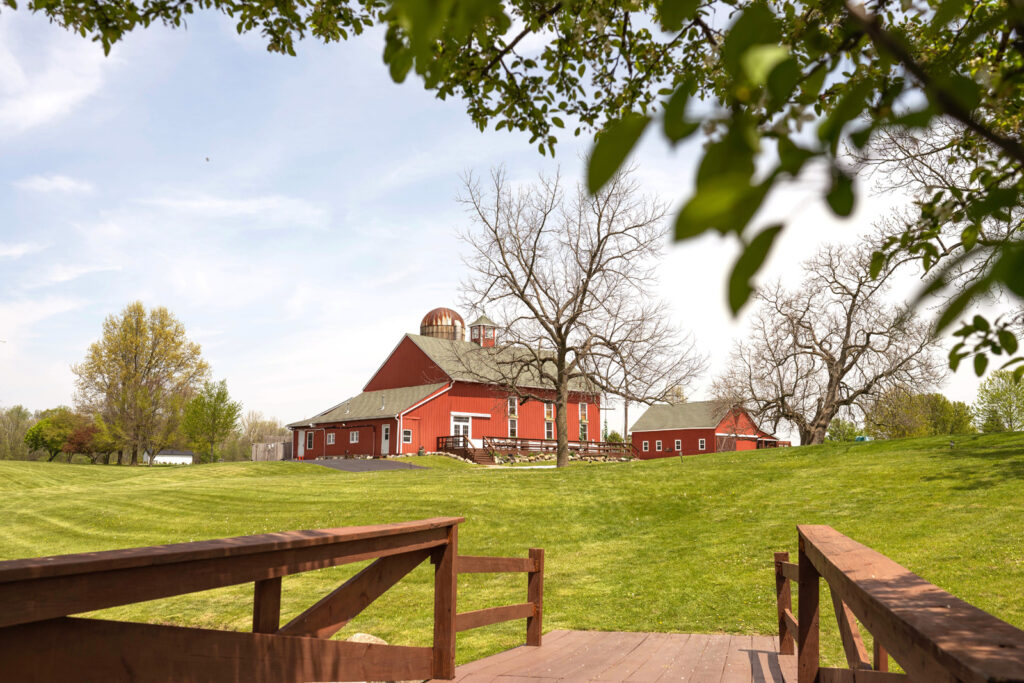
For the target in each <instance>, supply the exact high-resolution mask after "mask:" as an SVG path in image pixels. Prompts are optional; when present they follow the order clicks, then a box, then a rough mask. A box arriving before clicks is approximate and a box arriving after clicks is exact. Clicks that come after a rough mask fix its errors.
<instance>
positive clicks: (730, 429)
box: [632, 401, 788, 459]
mask: <svg viewBox="0 0 1024 683" xmlns="http://www.w3.org/2000/svg"><path fill="white" fill-rule="evenodd" d="M632 441H633V452H634V453H635V454H636V455H637V456H638V457H640V458H643V459H650V458H667V457H669V456H673V455H696V454H698V453H718V452H722V451H748V450H754V449H756V448H775V447H777V446H779V440H778V439H776V438H775V437H774V436H772V435H771V434H769V433H768V432H766V431H764V430H763V429H761V428H760V427H758V426H757V424H756V423H755V422H754V420H753V418H752V417H750V414H749V413H747V411H746V410H744V409H743V408H741V407H738V406H733V407H730V406H728V405H727V404H723V403H722V402H720V401H695V402H693V403H679V404H676V405H653V406H651V407H649V408H648V409H647V411H646V412H645V413H644V414H643V415H641V416H640V419H638V420H637V421H636V423H635V424H634V425H633V429H632ZM787 445H788V444H787Z"/></svg>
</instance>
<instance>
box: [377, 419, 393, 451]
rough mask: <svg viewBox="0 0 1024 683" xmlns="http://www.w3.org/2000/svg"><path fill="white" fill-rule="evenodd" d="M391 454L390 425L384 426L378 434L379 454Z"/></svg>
mask: <svg viewBox="0 0 1024 683" xmlns="http://www.w3.org/2000/svg"><path fill="white" fill-rule="evenodd" d="M390 452H391V425H384V427H383V428H382V429H381V433H380V454H381V455H387V454H388V453H390Z"/></svg>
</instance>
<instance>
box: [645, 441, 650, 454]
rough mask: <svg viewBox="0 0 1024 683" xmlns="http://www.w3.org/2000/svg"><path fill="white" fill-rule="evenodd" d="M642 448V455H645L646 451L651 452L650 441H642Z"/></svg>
mask: <svg viewBox="0 0 1024 683" xmlns="http://www.w3.org/2000/svg"><path fill="white" fill-rule="evenodd" d="M643 448H644V453H646V452H647V451H649V450H651V442H650V441H644V446H643Z"/></svg>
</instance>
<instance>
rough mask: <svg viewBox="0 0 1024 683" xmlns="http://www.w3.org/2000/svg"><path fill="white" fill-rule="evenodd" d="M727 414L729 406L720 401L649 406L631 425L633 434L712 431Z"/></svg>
mask: <svg viewBox="0 0 1024 683" xmlns="http://www.w3.org/2000/svg"><path fill="white" fill-rule="evenodd" d="M728 412H729V405H728V404H726V403H723V402H721V401H692V402H689V403H677V404H674V405H666V404H656V405H653V406H650V407H649V408H648V409H647V411H646V412H645V413H644V414H643V415H641V416H640V418H639V419H638V420H637V421H636V422H635V423H633V428H632V429H631V430H630V431H633V432H649V431H654V430H658V429H714V428H715V427H717V426H718V423H719V422H721V421H722V418H724V417H725V415H726V413H728Z"/></svg>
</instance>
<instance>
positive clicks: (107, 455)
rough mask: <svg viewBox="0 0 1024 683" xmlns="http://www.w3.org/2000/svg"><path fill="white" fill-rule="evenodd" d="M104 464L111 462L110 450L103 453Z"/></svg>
mask: <svg viewBox="0 0 1024 683" xmlns="http://www.w3.org/2000/svg"><path fill="white" fill-rule="evenodd" d="M103 464H104V465H109V464H110V453H109V452H107V453H104V454H103Z"/></svg>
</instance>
